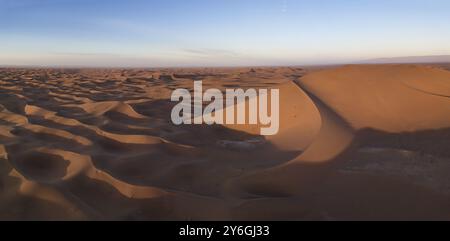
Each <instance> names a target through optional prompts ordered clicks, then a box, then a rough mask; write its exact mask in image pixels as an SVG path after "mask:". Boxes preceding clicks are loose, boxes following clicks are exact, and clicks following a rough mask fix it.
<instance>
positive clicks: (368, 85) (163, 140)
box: [0, 64, 450, 220]
mask: <svg viewBox="0 0 450 241" xmlns="http://www.w3.org/2000/svg"><path fill="white" fill-rule="evenodd" d="M448 69H449V68H448V67H447V66H443V65H440V66H437V65H400V64H391V65H348V66H335V67H326V68H297V67H296V68H294V67H273V68H269V67H265V68H190V69H189V68H180V69H175V68H174V69H31V68H30V69H20V68H3V69H0V219H1V220H450V71H449V70H448ZM194 80H203V85H204V88H219V89H221V90H225V89H226V88H244V89H245V88H253V87H255V88H257V87H261V88H279V89H280V104H281V106H280V108H281V109H280V132H279V133H278V134H277V135H275V136H267V137H263V136H259V135H258V130H259V127H258V126H248V125H224V126H220V125H213V126H206V125H201V126H199V125H189V126H183V125H181V126H175V125H173V124H172V123H171V121H170V113H171V109H172V107H173V106H174V105H175V104H176V103H174V102H171V101H170V95H171V92H172V91H173V90H175V89H177V88H187V89H192V82H193V81H194Z"/></svg>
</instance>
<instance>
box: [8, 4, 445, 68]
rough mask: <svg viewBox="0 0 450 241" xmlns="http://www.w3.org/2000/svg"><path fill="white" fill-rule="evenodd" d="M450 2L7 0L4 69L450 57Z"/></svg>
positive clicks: (213, 64) (328, 61)
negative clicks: (14, 67)
mask: <svg viewBox="0 0 450 241" xmlns="http://www.w3.org/2000/svg"><path fill="white" fill-rule="evenodd" d="M449 13H450V1H447V0H347V1H337V0H315V1H313V0H310V1H303V0H160V1H156V0H147V1H144V0H0V64H1V65H64V66H105V67H114V66H125V67H159V66H235V65H302V64H327V63H335V62H336V63H339V62H350V61H358V60H365V59H371V58H379V57H396V56H418V55H447V54H450V27H449V26H450V14H449Z"/></svg>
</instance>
